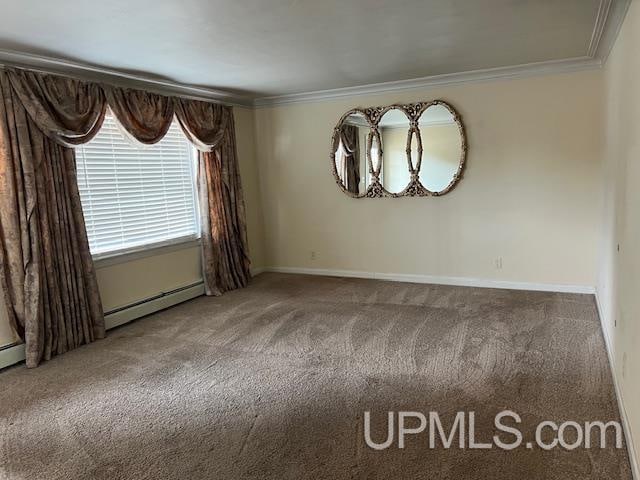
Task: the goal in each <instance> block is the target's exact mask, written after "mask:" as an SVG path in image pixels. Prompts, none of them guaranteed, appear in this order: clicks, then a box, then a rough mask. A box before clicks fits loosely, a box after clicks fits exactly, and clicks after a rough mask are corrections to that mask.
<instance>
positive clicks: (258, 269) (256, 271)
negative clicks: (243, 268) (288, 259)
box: [251, 267, 265, 277]
mask: <svg viewBox="0 0 640 480" xmlns="http://www.w3.org/2000/svg"><path fill="white" fill-rule="evenodd" d="M264 271H265V268H264V267H255V268H252V269H251V276H252V277H255V276H256V275H260V274H261V273H262V272H264Z"/></svg>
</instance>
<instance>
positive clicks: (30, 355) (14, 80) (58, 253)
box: [0, 69, 250, 367]
mask: <svg viewBox="0 0 640 480" xmlns="http://www.w3.org/2000/svg"><path fill="white" fill-rule="evenodd" d="M0 97H1V98H0V201H1V202H2V209H1V210H0V280H1V281H2V285H3V287H4V288H3V290H4V292H5V300H6V304H7V310H8V312H9V317H10V322H11V324H12V326H13V327H14V329H15V330H16V332H17V333H18V335H19V336H20V338H21V339H22V340H23V341H24V342H25V347H26V352H27V354H26V356H27V366H28V367H34V366H36V365H38V364H39V363H40V362H41V361H42V360H48V359H49V358H51V357H52V356H53V355H56V354H60V353H64V352H66V351H67V350H70V349H72V348H75V347H77V346H79V345H82V344H85V343H89V342H91V341H93V340H95V339H98V338H102V337H103V336H104V331H105V328H104V316H103V312H102V305H101V301H100V295H99V291H98V287H97V282H96V275H95V271H94V268H93V262H92V259H91V253H90V251H89V243H88V240H87V234H86V229H85V224H84V217H83V214H82V205H81V203H80V196H79V193H78V186H77V178H76V165H75V152H74V150H73V148H72V147H74V146H76V145H79V144H82V143H85V142H88V141H89V140H91V139H92V138H93V137H94V136H95V134H96V133H97V132H98V131H99V129H100V127H101V126H102V122H103V120H104V115H105V112H106V108H107V106H108V107H109V108H110V109H111V110H112V112H113V113H114V115H115V117H116V118H117V120H118V122H119V123H120V125H121V126H122V127H123V129H124V130H125V131H126V132H127V133H128V134H129V135H131V137H132V138H134V139H136V140H137V141H139V142H141V143H144V144H152V143H156V142H158V141H159V140H160V139H161V138H162V137H163V136H164V135H165V134H166V132H167V130H168V129H169V126H170V124H171V121H172V120H173V118H174V115H175V117H176V118H177V119H178V121H179V123H180V126H181V128H182V130H183V131H184V133H185V135H186V136H187V138H189V140H190V141H191V142H192V143H193V144H194V145H195V146H196V148H197V149H198V150H199V158H198V160H199V167H198V172H199V178H198V187H199V201H200V211H201V217H202V218H201V220H202V222H201V224H202V244H203V249H202V257H203V272H204V281H205V290H206V293H207V294H208V295H220V294H222V293H223V292H225V291H228V290H232V289H235V288H240V287H244V286H246V285H247V283H248V281H249V278H250V274H249V267H250V262H249V255H248V246H247V233H246V222H245V207H244V199H243V195H242V186H241V182H240V174H239V169H238V160H237V152H236V138H235V129H234V120H233V110H232V108H231V107H228V106H223V105H218V104H212V103H208V102H201V101H196V100H187V99H182V98H173V97H166V96H163V95H158V94H154V93H150V92H145V91H140V90H132V89H122V88H117V87H113V86H108V85H100V84H96V83H92V82H82V81H79V80H74V79H70V78H66V77H61V76H57V75H47V74H39V73H35V72H29V71H24V70H17V69H6V70H0Z"/></svg>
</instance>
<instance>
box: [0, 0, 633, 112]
mask: <svg viewBox="0 0 640 480" xmlns="http://www.w3.org/2000/svg"><path fill="white" fill-rule="evenodd" d="M630 4H631V0H600V4H599V6H598V12H597V15H596V19H595V23H594V27H593V32H592V34H591V38H590V41H589V45H588V46H587V48H586V52H585V53H586V55H584V56H581V57H575V58H568V59H561V60H552V61H546V62H538V63H527V64H522V65H516V66H508V67H497V68H487V69H481V70H472V71H466V72H459V73H450V74H443V75H433V76H427V77H421V78H414V79H409V80H399V81H392V82H382V83H372V84H367V85H360V86H354V87H344V88H335V89H330V90H318V91H312V92H304V93H294V94H285V95H277V96H268V97H259V98H252V97H251V96H243V95H239V94H235V93H233V92H229V91H225V90H219V89H213V88H207V87H198V86H194V85H186V84H182V83H178V82H174V81H171V80H166V79H160V78H157V77H154V76H152V75H145V74H138V73H128V72H123V71H120V70H117V69H115V68H108V67H98V66H95V65H91V64H88V63H82V62H76V61H71V60H64V59H60V58H54V57H47V56H44V55H36V54H31V53H22V52H17V51H12V50H0V66H7V67H16V68H28V69H30V70H35V71H39V72H42V73H52V74H58V75H67V76H71V77H75V78H79V79H83V80H92V81H97V82H103V83H109V84H113V85H117V86H121V87H129V88H140V89H145V90H149V91H153V92H156V93H160V94H164V95H175V96H180V97H185V98H192V99H196V100H205V101H209V102H216V103H223V104H226V105H233V106H241V107H268V106H275V105H288V104H295V103H308V102H320V101H330V100H338V99H342V98H346V97H354V96H362V95H377V94H383V93H393V92H401V91H408V90H418V89H427V88H431V87H438V86H440V87H441V86H449V85H460V84H465V83H476V82H486V81H491V80H501V79H517V78H526V77H532V76H538V75H550V74H559V73H569V72H576V71H582V70H590V69H597V68H600V67H602V66H603V65H604V63H605V62H606V60H607V58H608V56H609V53H610V52H611V49H612V48H613V45H614V43H615V41H616V38H617V37H618V33H619V31H620V28H621V27H622V24H623V22H624V18H625V16H626V13H627V10H628V9H629V5H630Z"/></svg>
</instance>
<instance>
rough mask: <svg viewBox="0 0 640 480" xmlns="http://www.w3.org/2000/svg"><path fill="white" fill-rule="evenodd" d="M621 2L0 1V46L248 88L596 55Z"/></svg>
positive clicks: (254, 92) (239, 90)
mask: <svg viewBox="0 0 640 480" xmlns="http://www.w3.org/2000/svg"><path fill="white" fill-rule="evenodd" d="M627 3H628V0H215V1H211V0H180V1H177V0H107V1H99V2H98V1H87V0H59V1H49V2H43V1H42V0H21V1H16V0H0V50H5V51H13V52H21V53H31V54H37V55H40V56H45V57H48V58H51V57H53V58H56V59H65V60H71V61H73V62H76V63H80V64H82V65H92V66H100V67H107V68H110V69H115V70H118V71H125V72H129V73H136V74H139V75H142V76H144V77H155V78H162V79H166V80H170V81H173V82H177V83H180V84H188V85H196V86H202V87H208V88H215V89H221V90H227V91H231V92H233V93H234V94H240V95H246V96H247V97H250V98H256V97H264V96H278V95H288V94H294V93H299V92H309V91H317V90H325V89H335V88H342V87H354V86H358V85H365V84H372V83H378V82H390V81H398V80H406V79H414V78H419V77H429V76H434V75H443V74H453V73H459V72H468V71H472V70H479V69H489V68H495V67H510V66H514V65H522V64H531V63H537V62H548V61H559V60H565V59H576V58H577V59H581V58H586V57H595V56H597V55H600V56H602V55H606V52H604V53H601V52H599V47H598V42H597V40H599V39H600V33H601V32H602V31H604V32H605V34H604V35H603V37H607V36H608V37H607V38H609V37H611V35H612V34H610V33H607V28H608V26H607V25H606V24H607V22H606V21H605V20H606V15H605V14H606V13H607V12H609V13H611V12H612V11H614V10H615V9H616V8H618V9H619V8H620V5H622V4H624V5H625V10H626V4H627ZM609 4H611V8H607V7H608V5H609ZM599 12H600V14H599ZM609 16H610V17H611V15H609ZM619 16H620V15H619V14H618V17H619ZM622 16H624V13H622ZM609 23H611V22H609ZM616 28H617V27H616ZM594 32H595V34H594ZM613 37H615V33H614V34H613ZM609 43H610V42H609ZM609 47H610V45H609ZM609 47H607V48H609ZM600 49H602V48H600ZM5 57H6V55H5ZM2 58H3V55H2V52H0V60H2ZM12 58H16V57H15V55H14V56H13V57H12ZM5 63H6V62H5ZM26 63H28V62H26Z"/></svg>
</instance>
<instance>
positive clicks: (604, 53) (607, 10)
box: [589, 0, 631, 65]
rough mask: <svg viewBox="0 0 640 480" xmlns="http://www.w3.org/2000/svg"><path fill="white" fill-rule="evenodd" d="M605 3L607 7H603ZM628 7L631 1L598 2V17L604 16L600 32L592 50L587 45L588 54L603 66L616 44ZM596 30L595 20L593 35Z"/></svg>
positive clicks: (606, 0)
mask: <svg viewBox="0 0 640 480" xmlns="http://www.w3.org/2000/svg"><path fill="white" fill-rule="evenodd" d="M605 3H609V5H608V6H607V5H603V4H605ZM630 5H631V0H600V8H599V10H598V16H599V17H602V16H604V18H603V19H602V20H601V22H602V24H603V26H602V27H601V28H602V31H601V33H600V34H599V36H598V38H597V43H596V45H595V46H594V47H593V48H592V46H591V45H589V53H591V54H593V56H594V58H599V59H600V61H601V62H602V64H603V65H604V64H605V63H606V62H607V59H608V58H609V54H610V53H611V50H612V49H613V45H614V44H615V43H616V39H617V38H618V34H619V33H620V29H621V28H622V24H623V23H624V19H625V17H626V16H627V11H628V10H629V6H630ZM597 29H598V19H596V26H595V27H594V33H595V32H596V30H597Z"/></svg>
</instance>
